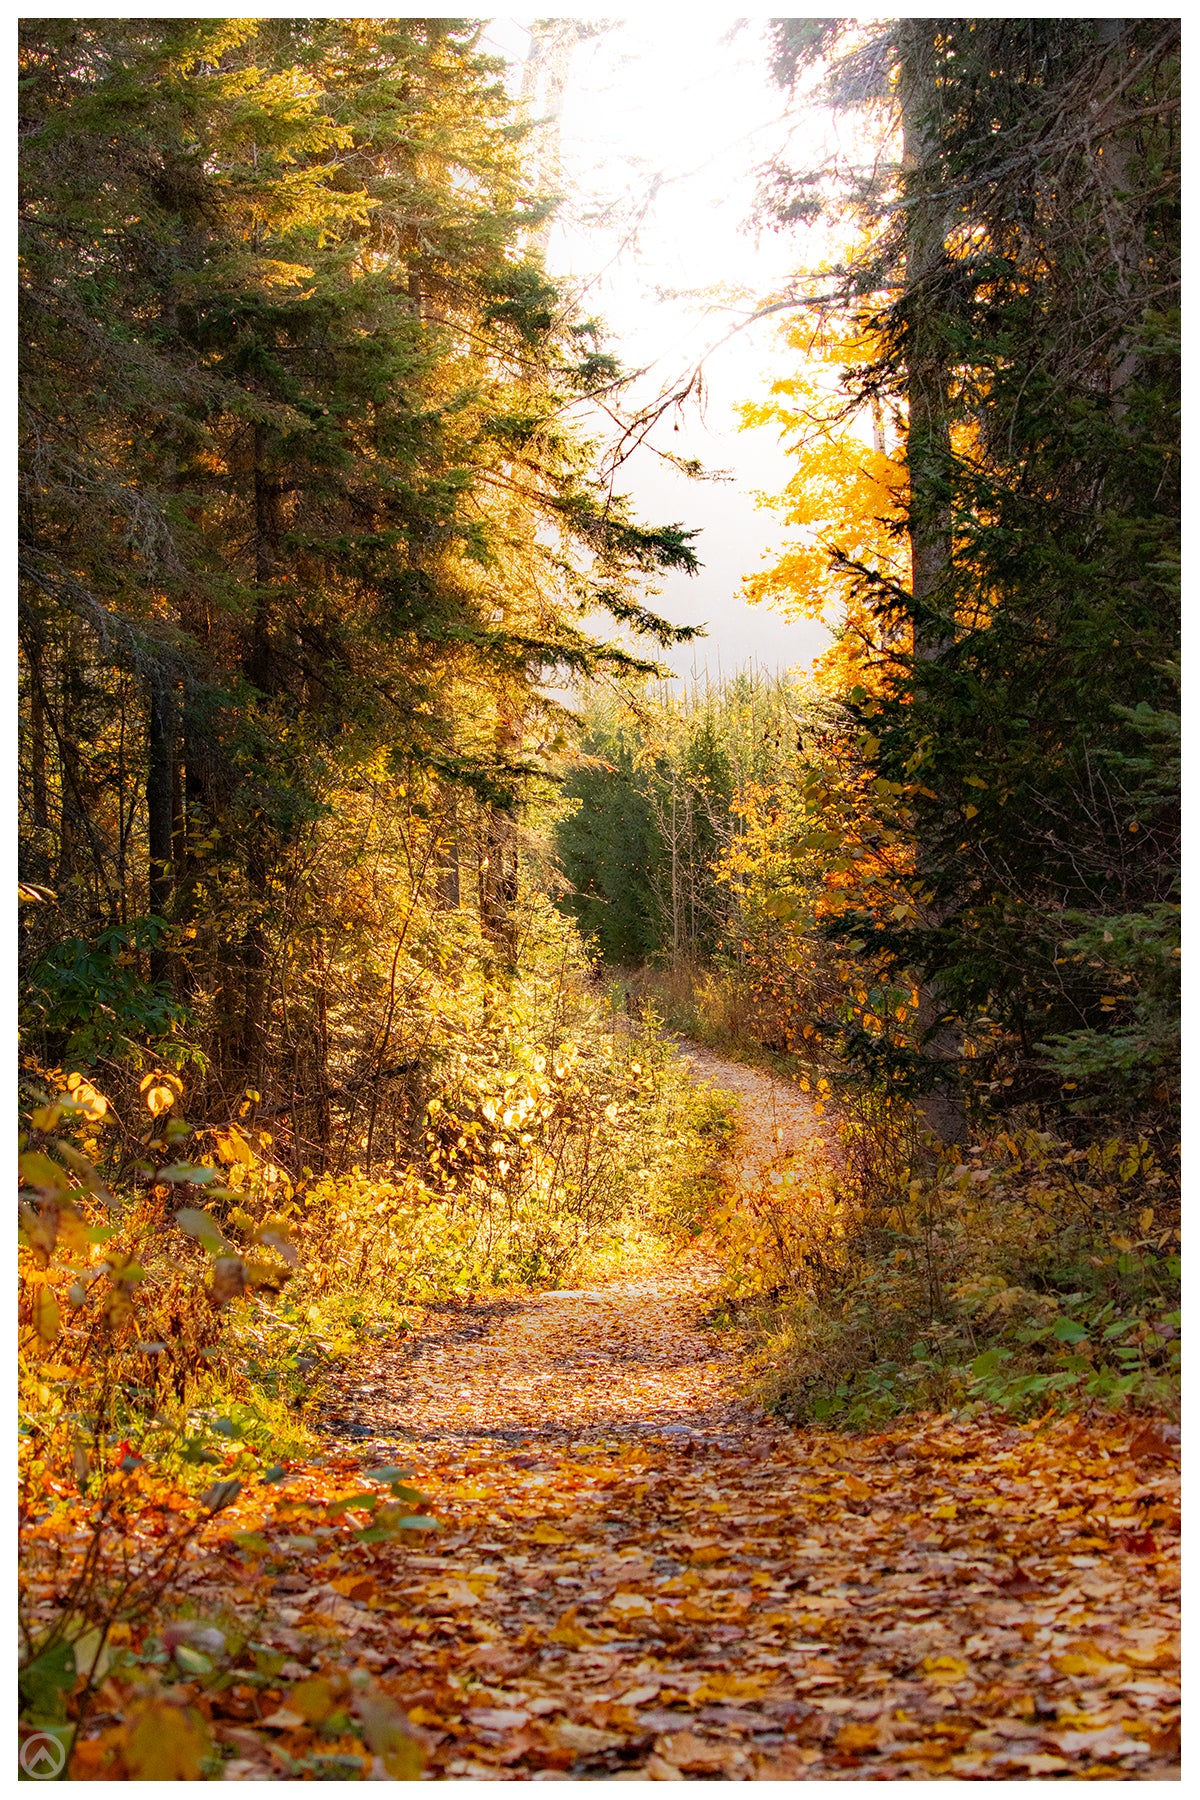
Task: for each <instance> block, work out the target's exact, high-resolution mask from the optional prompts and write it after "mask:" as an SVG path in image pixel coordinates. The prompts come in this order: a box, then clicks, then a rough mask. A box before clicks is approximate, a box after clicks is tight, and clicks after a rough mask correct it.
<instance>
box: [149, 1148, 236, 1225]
mask: <svg viewBox="0 0 1200 1800" xmlns="http://www.w3.org/2000/svg"><path fill="white" fill-rule="evenodd" d="M219 1174H220V1170H219V1169H209V1168H206V1167H205V1166H204V1165H203V1164H202V1163H170V1164H169V1165H168V1166H167V1167H166V1168H165V1169H160V1170H159V1171H158V1174H157V1176H156V1177H155V1179H156V1180H158V1181H194V1182H204V1181H215V1180H216V1179H217V1177H218V1175H219ZM176 1216H178V1215H176ZM184 1229H185V1230H186V1229H187V1228H186V1226H185V1227H184Z"/></svg>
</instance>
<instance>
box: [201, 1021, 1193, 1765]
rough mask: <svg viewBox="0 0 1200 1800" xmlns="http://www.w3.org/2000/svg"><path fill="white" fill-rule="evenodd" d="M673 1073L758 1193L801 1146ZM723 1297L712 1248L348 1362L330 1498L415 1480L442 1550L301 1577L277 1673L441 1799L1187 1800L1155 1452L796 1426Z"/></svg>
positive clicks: (1119, 1442)
mask: <svg viewBox="0 0 1200 1800" xmlns="http://www.w3.org/2000/svg"><path fill="white" fill-rule="evenodd" d="M692 1060H693V1066H694V1067H695V1069H696V1073H697V1076H698V1078H701V1079H704V1080H708V1081H710V1082H713V1083H714V1084H715V1085H721V1086H724V1087H727V1088H730V1089H733V1090H735V1091H736V1092H738V1094H739V1095H740V1096H741V1099H742V1116H743V1121H744V1123H743V1129H742V1133H741V1136H740V1139H739V1143H738V1145H737V1148H736V1158H737V1160H738V1162H739V1163H740V1164H741V1165H742V1166H743V1170H744V1177H745V1178H746V1179H753V1178H754V1176H755V1173H756V1172H757V1171H758V1170H759V1169H761V1168H762V1167H763V1166H764V1165H765V1163H767V1162H769V1161H771V1160H772V1159H773V1158H774V1157H775V1156H776V1155H778V1154H780V1153H781V1152H783V1153H796V1152H797V1151H800V1150H802V1149H803V1147H804V1145H805V1143H807V1142H809V1141H811V1138H812V1136H813V1134H814V1132H816V1131H818V1130H819V1124H818V1122H817V1121H816V1120H815V1118H814V1117H813V1115H812V1113H811V1111H810V1109H809V1107H808V1104H807V1102H806V1101H805V1100H804V1098H803V1097H802V1096H801V1095H800V1094H799V1093H798V1092H797V1090H795V1089H794V1088H790V1089H789V1088H788V1087H787V1084H784V1083H780V1082H772V1081H771V1080H770V1079H769V1078H768V1077H765V1076H761V1075H759V1074H757V1073H756V1072H754V1071H752V1070H749V1069H745V1068H742V1067H739V1066H737V1065H734V1064H729V1063H725V1062H723V1061H722V1060H721V1059H719V1058H716V1057H714V1056H712V1055H710V1054H709V1053H707V1052H703V1051H695V1052H693V1053H692ZM780 1134H781V1135H780ZM717 1278H718V1271H717V1269H716V1267H715V1265H714V1263H713V1261H712V1251H711V1246H710V1247H707V1248H706V1247H705V1245H704V1243H703V1241H700V1242H699V1243H698V1244H697V1245H696V1246H695V1247H693V1249H692V1250H691V1251H690V1252H689V1254H688V1255H686V1256H683V1257H681V1258H679V1259H678V1260H676V1261H674V1262H671V1263H669V1264H664V1265H663V1266H661V1267H659V1268H657V1269H654V1270H651V1271H644V1272H639V1275H638V1276H637V1278H631V1279H627V1280H625V1281H617V1282H614V1283H612V1284H611V1285H608V1286H605V1287H602V1288H596V1289H590V1290H586V1291H577V1292H569V1293H567V1292H558V1293H542V1294H535V1295H529V1296H511V1297H506V1298H503V1299H493V1300H489V1301H486V1302H480V1303H478V1304H465V1305H461V1306H453V1307H442V1308H431V1309H429V1310H428V1311H427V1312H426V1313H425V1314H424V1315H423V1317H422V1319H421V1321H420V1323H419V1326H418V1329H417V1330H416V1331H414V1333H413V1334H412V1335H411V1336H410V1337H409V1338H408V1339H406V1340H404V1341H402V1342H400V1343H397V1344H395V1345H393V1346H390V1347H388V1348H386V1349H384V1350H382V1351H381V1352H379V1353H378V1354H377V1355H376V1356H375V1357H374V1360H373V1361H372V1362H371V1364H370V1366H365V1365H364V1364H361V1363H360V1364H359V1365H357V1366H356V1367H355V1368H354V1369H353V1370H352V1371H351V1372H350V1373H349V1374H348V1375H347V1377H346V1378H345V1380H344V1381H343V1384H342V1386H341V1387H340V1389H339V1390H338V1392H337V1393H336V1395H335V1396H334V1397H333V1398H332V1400H331V1402H330V1407H329V1412H328V1416H327V1419H326V1429H327V1430H328V1432H329V1435H330V1452H331V1466H332V1467H334V1468H337V1467H338V1466H341V1467H342V1468H343V1469H344V1470H345V1471H346V1473H347V1476H348V1477H349V1478H351V1485H353V1479H352V1471H353V1469H354V1467H355V1466H357V1468H358V1469H360V1470H369V1469H370V1468H372V1467H373V1466H375V1465H376V1464H379V1463H402V1464H404V1465H405V1466H406V1467H409V1468H411V1469H413V1470H414V1471H415V1474H414V1481H415V1482H416V1483H417V1484H418V1485H419V1486H420V1487H421V1489H422V1491H423V1492H424V1493H426V1494H427V1495H428V1496H429V1501H430V1505H431V1509H432V1511H433V1512H434V1514H435V1515H436V1516H437V1517H438V1518H439V1520H440V1521H441V1529H440V1530H439V1531H438V1532H437V1533H436V1535H435V1534H432V1533H426V1534H423V1535H422V1540H421V1541H420V1543H419V1544H418V1545H417V1546H416V1547H415V1548H414V1547H412V1546H411V1545H410V1544H409V1543H404V1544H390V1543H380V1544H377V1545H371V1546H366V1545H358V1544H355V1545H354V1546H353V1547H351V1548H349V1549H346V1548H343V1549H342V1550H341V1551H339V1552H337V1553H335V1554H334V1555H332V1556H329V1557H326V1559H325V1561H324V1562H323V1563H322V1564H321V1565H319V1566H318V1565H316V1564H315V1562H314V1561H313V1560H312V1559H311V1558H309V1557H308V1556H307V1555H306V1554H301V1555H299V1556H298V1557H297V1561H296V1566H295V1572H294V1573H292V1574H286V1575H284V1576H282V1577H281V1578H280V1579H278V1580H277V1581H276V1584H275V1593H274V1595H273V1597H272V1601H271V1607H272V1611H271V1612H270V1614H269V1616H268V1618H267V1619H266V1620H264V1621H263V1623H262V1625H261V1627H260V1629H259V1632H258V1636H259V1637H260V1638H261V1639H263V1640H264V1641H267V1642H273V1643H275V1644H277V1645H279V1646H280V1648H281V1649H282V1650H283V1651H285V1652H287V1654H288V1655H289V1656H291V1657H292V1658H293V1659H294V1662H293V1673H294V1674H298V1673H299V1671H300V1669H301V1668H302V1667H303V1666H304V1663H305V1661H306V1659H308V1658H310V1657H311V1658H312V1661H313V1666H314V1667H315V1666H325V1667H328V1664H329V1658H330V1656H331V1655H332V1656H334V1657H335V1658H337V1659H339V1660H340V1661H341V1663H342V1664H343V1666H345V1667H347V1668H352V1667H354V1666H359V1667H362V1668H366V1669H369V1670H370V1671H371V1672H372V1674H373V1675H374V1676H376V1677H377V1679H378V1681H379V1683H380V1685H381V1686H382V1687H383V1688H384V1689H385V1690H386V1691H388V1692H390V1693H391V1694H392V1695H393V1696H394V1697H395V1698H396V1699H397V1700H399V1701H400V1703H401V1704H402V1705H403V1706H404V1707H405V1709H406V1710H407V1712H408V1716H409V1718H410V1720H411V1721H412V1726H413V1729H414V1731H415V1732H416V1733H417V1734H418V1735H419V1736H420V1737H421V1739H422V1741H423V1744H424V1746H425V1749H426V1753H427V1757H428V1761H427V1766H426V1775H427V1777H435V1778H447V1777H449V1778H451V1779H463V1778H484V1777H492V1778H494V1777H496V1776H501V1777H503V1778H505V1779H512V1780H529V1779H535V1780H536V1779H546V1778H554V1777H558V1778H562V1777H564V1776H572V1775H573V1776H575V1777H580V1776H589V1777H601V1778H608V1779H622V1778H624V1779H630V1778H645V1777H647V1776H649V1777H651V1778H656V1779H662V1780H678V1779H700V1778H712V1777H718V1778H725V1779H771V1778H783V1779H853V1778H861V1777H863V1776H868V1775H869V1776H871V1777H873V1778H876V1779H879V1778H883V1779H903V1778H911V1777H923V1776H928V1775H931V1774H934V1775H943V1776H951V1777H953V1776H958V1777H964V1776H965V1777H971V1778H976V1779H979V1778H982V1779H993V1778H1000V1777H1019V1778H1028V1777H1036V1776H1045V1775H1050V1774H1056V1775H1058V1774H1061V1775H1081V1774H1094V1773H1105V1774H1110V1775H1113V1776H1115V1777H1118V1778H1126V1779H1129V1778H1134V1779H1136V1778H1139V1777H1141V1778H1145V1777H1147V1776H1156V1777H1159V1778H1163V1777H1167V1778H1169V1777H1171V1776H1172V1775H1173V1774H1175V1773H1176V1770H1175V1768H1174V1763H1173V1757H1174V1745H1175V1742H1176V1739H1175V1737H1173V1736H1172V1732H1173V1730H1174V1729H1175V1728H1174V1727H1173V1726H1172V1723H1171V1721H1172V1716H1173V1715H1172V1707H1173V1703H1174V1700H1175V1699H1176V1698H1177V1689H1176V1688H1175V1687H1174V1685H1173V1683H1174V1674H1173V1666H1174V1654H1175V1652H1174V1647H1173V1642H1172V1637H1171V1633H1172V1628H1173V1617H1174V1616H1173V1610H1172V1609H1173V1585H1172V1584H1173V1583H1174V1582H1177V1575H1175V1574H1174V1573H1173V1564H1171V1563H1170V1562H1169V1560H1168V1556H1167V1552H1168V1550H1169V1544H1168V1542H1167V1539H1168V1537H1169V1532H1170V1525H1169V1523H1168V1520H1169V1515H1170V1513H1171V1506H1172V1504H1173V1503H1172V1501H1171V1498H1170V1493H1171V1482H1172V1480H1173V1476H1174V1471H1173V1468H1172V1467H1171V1464H1170V1461H1169V1457H1170V1446H1169V1445H1167V1444H1166V1443H1165V1442H1164V1441H1163V1440H1161V1439H1156V1438H1155V1437H1154V1436H1153V1433H1152V1432H1151V1433H1150V1434H1149V1435H1147V1433H1146V1432H1144V1431H1143V1433H1142V1439H1141V1440H1140V1442H1139V1441H1135V1443H1134V1445H1133V1449H1132V1452H1131V1451H1130V1448H1129V1440H1130V1437H1131V1436H1134V1435H1135V1431H1136V1428H1135V1427H1129V1426H1126V1427H1125V1428H1124V1430H1123V1432H1122V1431H1117V1432H1115V1433H1114V1431H1113V1430H1112V1429H1109V1430H1108V1431H1107V1432H1106V1431H1105V1430H1103V1429H1100V1428H1097V1429H1095V1430H1091V1429H1087V1428H1084V1427H1080V1426H1071V1425H1068V1426H1059V1427H1055V1428H1053V1429H1047V1430H1044V1431H1042V1432H1041V1433H1036V1432H1032V1431H1022V1430H1018V1429H1015V1428H1007V1427H1005V1428H1000V1429H997V1428H996V1427H983V1426H974V1425H961V1426H960V1425H953V1424H950V1423H948V1422H946V1421H940V1420H934V1421H928V1420H926V1421H920V1422H916V1423H913V1422H911V1421H910V1422H907V1423H906V1424H905V1426H904V1427H903V1428H902V1429H898V1430H896V1431H892V1432H886V1433H878V1434H874V1435H872V1436H869V1437H867V1436H862V1437H858V1438H850V1437H845V1436H837V1435H835V1434H831V1433H824V1432H803V1431H792V1430H787V1429H784V1428H782V1427H780V1426H779V1425H778V1424H775V1423H772V1421H770V1420H769V1419H767V1418H765V1417H763V1416H762V1415H761V1414H759V1413H758V1412H757V1411H756V1410H755V1409H754V1407H753V1406H752V1405H751V1404H750V1403H749V1402H748V1401H747V1400H746V1399H745V1397H744V1396H743V1394H742V1393H741V1391H740V1388H739V1375H740V1370H739V1365H738V1361H737V1358H736V1355H735V1353H734V1352H733V1351H732V1350H731V1349H730V1348H729V1347H728V1346H727V1343H726V1341H724V1340H723V1339H722V1337H721V1335H720V1334H717V1333H713V1332H710V1331H708V1330H707V1329H705V1327H704V1326H703V1324H702V1322H701V1321H702V1317H703V1314H704V1311H705V1309H706V1307H707V1305H708V1304H709V1301H710V1296H711V1294H712V1292H713V1289H714V1285H715V1283H716V1281H717ZM339 1457H340V1458H341V1461H340V1465H339ZM1131 1457H1132V1458H1135V1459H1136V1458H1140V1463H1139V1465H1138V1466H1136V1467H1135V1466H1134V1463H1133V1461H1131ZM1125 1470H1128V1471H1129V1478H1128V1480H1127V1481H1124V1483H1123V1486H1124V1493H1123V1494H1119V1490H1118V1494H1119V1497H1115V1495H1114V1486H1113V1479H1114V1475H1116V1474H1117V1473H1118V1472H1122V1473H1123V1472H1124V1471H1125ZM359 1485H360V1486H361V1479H360V1480H359ZM292 1492H293V1493H294V1494H295V1495H296V1497H297V1499H298V1500H302V1499H303V1493H304V1487H303V1483H298V1484H296V1485H295V1486H294V1487H293V1489H292ZM1139 1506H1140V1509H1141V1510H1140V1511H1139V1510H1138V1508H1139ZM1156 1508H1157V1509H1158V1510H1155V1509H1156ZM1139 1532H1140V1533H1141V1534H1142V1535H1141V1536H1138V1535H1137V1533H1139ZM1122 1533H1124V1534H1125V1535H1124V1536H1122ZM1131 1534H1133V1535H1131ZM414 1535H415V1534H414ZM431 1540H432V1541H431ZM302 1541H303V1540H300V1539H297V1540H296V1542H297V1544H300V1543H301V1542H302ZM309 1541H310V1542H311V1540H309ZM279 1717H280V1718H281V1719H282V1720H286V1719H287V1718H288V1717H290V1715H288V1714H287V1713H283V1714H281V1715H279ZM268 1723H269V1721H268ZM298 1723H299V1722H298V1721H293V1727H292V1728H291V1729H290V1731H289V1728H288V1727H287V1726H286V1724H281V1725H280V1726H279V1728H278V1730H277V1731H276V1737H275V1742H276V1744H277V1746H278V1747H277V1749H276V1750H275V1751H274V1755H275V1758H276V1766H275V1767H273V1768H272V1767H265V1766H263V1765H262V1762H261V1754H262V1753H261V1751H260V1752H255V1751H254V1750H253V1747H252V1742H251V1740H250V1739H249V1735H248V1734H243V1736H242V1738H241V1739H240V1740H239V1742H240V1745H241V1749H240V1751H239V1754H240V1755H241V1756H242V1760H241V1761H240V1762H239V1763H238V1764H237V1767H236V1769H231V1772H233V1773H237V1774H240V1775H242V1776H243V1777H244V1778H248V1779H251V1778H255V1777H256V1776H262V1775H270V1774H276V1775H277V1774H278V1773H280V1772H281V1771H282V1772H287V1771H288V1769H289V1768H290V1767H292V1766H293V1765H292V1764H289V1763H288V1760H287V1759H288V1757H289V1756H291V1757H293V1758H295V1757H298V1756H301V1755H303V1754H304V1752H305V1746H306V1743H307V1742H308V1739H307V1738H306V1735H305V1732H304V1731H302V1730H301V1731H297V1729H296V1727H297V1726H298ZM309 1736H311V1734H309ZM256 1756H258V1757H259V1758H260V1760H259V1761H256V1760H255V1759H256Z"/></svg>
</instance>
